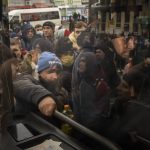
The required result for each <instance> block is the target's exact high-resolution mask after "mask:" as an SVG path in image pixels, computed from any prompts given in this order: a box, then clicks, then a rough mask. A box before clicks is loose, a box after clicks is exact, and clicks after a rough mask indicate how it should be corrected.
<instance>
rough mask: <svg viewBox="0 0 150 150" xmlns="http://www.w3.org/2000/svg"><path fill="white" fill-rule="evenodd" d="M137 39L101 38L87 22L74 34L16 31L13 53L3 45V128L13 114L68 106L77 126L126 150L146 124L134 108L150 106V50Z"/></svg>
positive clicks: (47, 28) (48, 28)
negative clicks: (131, 135) (131, 133)
mask: <svg viewBox="0 0 150 150" xmlns="http://www.w3.org/2000/svg"><path fill="white" fill-rule="evenodd" d="M138 38H139V37H138V36H136V35H134V34H130V35H128V36H127V37H125V36H124V34H120V35H114V34H113V35H111V34H106V33H99V34H97V33H94V32H92V31H91V30H90V27H89V26H88V25H87V24H86V23H85V22H83V21H79V22H76V23H75V25H74V29H73V31H69V29H64V28H59V29H56V28H55V24H54V23H52V22H50V21H47V22H45V23H44V24H43V26H41V25H36V26H35V27H32V26H31V25H30V23H26V24H24V25H23V26H22V27H20V26H16V27H14V28H13V29H11V31H10V48H8V47H7V46H6V45H4V44H3V43H2V42H1V43H0V70H1V71H0V88H1V89H0V95H1V103H0V105H1V107H0V113H1V114H0V115H1V116H0V120H1V123H2V122H3V120H4V116H5V115H6V114H7V113H8V112H11V111H15V112H18V113H28V112H30V111H34V112H38V113H39V112H40V113H41V114H43V115H45V116H52V115H53V113H54V111H55V110H56V109H57V110H58V111H60V112H62V111H63V108H64V105H65V104H69V105H70V106H71V109H72V110H73V115H74V120H75V121H77V122H78V123H80V124H82V125H84V126H85V127H87V128H89V129H91V130H93V131H95V132H97V133H99V134H101V135H103V136H106V137H108V138H109V139H111V140H112V141H114V142H116V143H118V144H120V145H121V146H123V147H125V148H127V149H128V148H129V147H128V146H131V145H130V144H128V145H127V146H125V145H126V143H129V140H128V139H129V137H128V136H127V135H128V133H129V131H130V130H134V127H135V126H136V125H137V127H138V124H139V123H140V122H141V121H142V118H144V114H143V112H142V110H139V109H136V110H132V108H131V102H134V103H136V104H137V103H138V104H141V105H142V106H143V105H144V106H145V105H146V106H150V103H149V97H150V49H149V48H150V44H149V42H147V43H145V44H143V46H142V48H141V45H139V41H138ZM139 48H140V50H139ZM139 51H140V52H139ZM141 51H142V55H141ZM138 58H140V59H138ZM6 97H7V100H6ZM132 104H133V103H132ZM144 106H143V107H144ZM130 109H131V110H132V111H133V113H134V115H133V114H132V115H133V118H134V119H133V118H130V117H132V116H130V115H127V113H128V110H130ZM132 111H130V112H131V113H132ZM139 111H141V113H139ZM136 113H137V114H143V115H142V116H141V115H138V116H137V115H136ZM139 118H140V119H139ZM133 120H134V122H132V121H133ZM143 122H144V121H143ZM2 126H3V124H1V127H2ZM141 128H142V129H143V127H142V126H141ZM138 131H139V132H140V131H141V130H140V129H139V130H138ZM140 134H141V135H143V136H145V132H141V133H140ZM148 137H149V138H150V135H148Z"/></svg>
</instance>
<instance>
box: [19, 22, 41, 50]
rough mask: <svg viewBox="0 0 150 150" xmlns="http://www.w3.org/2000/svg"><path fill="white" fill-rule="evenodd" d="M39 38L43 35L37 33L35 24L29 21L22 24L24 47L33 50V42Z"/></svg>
mask: <svg viewBox="0 0 150 150" xmlns="http://www.w3.org/2000/svg"><path fill="white" fill-rule="evenodd" d="M37 38H41V35H37V34H36V33H35V30H34V28H33V26H32V25H31V24H29V23H26V24H24V25H23V26H22V39H23V42H24V46H25V47H23V48H24V49H26V50H28V51H30V50H32V43H33V42H34V40H36V39H37Z"/></svg>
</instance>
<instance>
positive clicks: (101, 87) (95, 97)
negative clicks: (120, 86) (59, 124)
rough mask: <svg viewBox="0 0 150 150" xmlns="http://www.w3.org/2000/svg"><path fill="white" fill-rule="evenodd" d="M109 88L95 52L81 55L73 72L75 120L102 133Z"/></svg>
mask: <svg viewBox="0 0 150 150" xmlns="http://www.w3.org/2000/svg"><path fill="white" fill-rule="evenodd" d="M108 93H109V87H108V84H107V82H106V81H105V80H104V74H103V72H102V70H101V67H100V66H99V64H98V62H97V59H96V56H95V54H94V53H93V52H84V53H80V54H79V55H78V57H77V58H76V60H75V63H74V66H73V72H72V99H73V100H72V102H73V112H74V116H75V120H76V121H77V122H79V123H81V124H82V125H84V126H85V127H88V128H90V129H92V130H94V131H96V132H100V133H102V132H101V131H102V129H104V126H105V123H104V120H103V117H102V116H103V115H104V116H105V115H107V112H108V105H109V102H108V99H107V98H106V95H107V94H108Z"/></svg>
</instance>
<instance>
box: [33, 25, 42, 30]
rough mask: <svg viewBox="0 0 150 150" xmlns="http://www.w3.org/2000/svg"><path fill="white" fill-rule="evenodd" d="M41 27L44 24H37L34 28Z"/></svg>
mask: <svg viewBox="0 0 150 150" xmlns="http://www.w3.org/2000/svg"><path fill="white" fill-rule="evenodd" d="M39 27H42V25H40V24H37V25H35V27H34V28H35V29H36V28H39Z"/></svg>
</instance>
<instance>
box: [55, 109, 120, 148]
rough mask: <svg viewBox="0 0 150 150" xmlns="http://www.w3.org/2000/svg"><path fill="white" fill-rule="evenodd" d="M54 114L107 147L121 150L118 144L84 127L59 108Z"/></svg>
mask: <svg viewBox="0 0 150 150" xmlns="http://www.w3.org/2000/svg"><path fill="white" fill-rule="evenodd" d="M54 116H55V117H56V118H58V119H60V120H62V121H64V122H66V123H68V124H70V125H71V126H72V127H74V128H75V129H77V130H78V131H80V132H82V133H83V134H86V135H87V136H89V137H91V138H93V139H94V140H96V141H97V142H99V143H101V144H102V145H104V146H105V147H107V148H109V149H110V150H121V148H119V147H118V146H116V145H115V144H113V143H112V142H111V141H109V140H108V139H106V138H105V137H103V136H101V135H99V134H97V133H95V132H93V131H92V130H90V129H88V128H86V127H84V126H83V125H81V124H79V123H77V122H76V121H74V120H72V119H70V118H69V117H67V116H65V115H64V114H62V113H60V112H58V111H57V110H56V111H55V112H54Z"/></svg>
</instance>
